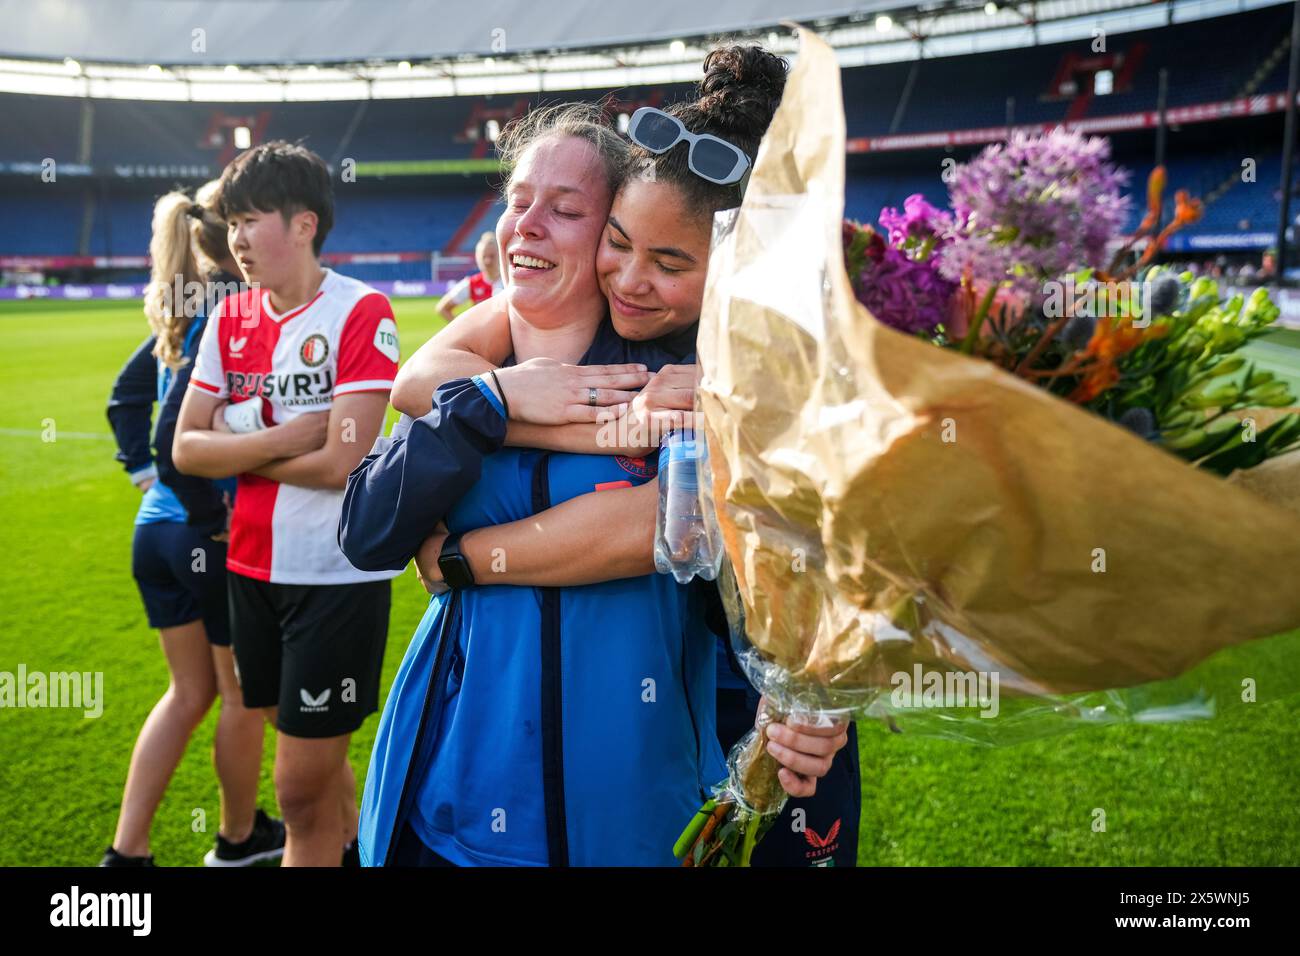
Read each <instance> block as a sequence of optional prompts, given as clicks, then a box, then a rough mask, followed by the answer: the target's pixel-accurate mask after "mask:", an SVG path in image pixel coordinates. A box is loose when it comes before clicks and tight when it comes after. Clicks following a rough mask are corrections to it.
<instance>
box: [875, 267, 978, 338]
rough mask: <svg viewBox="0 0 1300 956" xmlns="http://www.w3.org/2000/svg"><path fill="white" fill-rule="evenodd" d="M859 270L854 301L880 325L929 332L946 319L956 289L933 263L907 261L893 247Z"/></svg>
mask: <svg viewBox="0 0 1300 956" xmlns="http://www.w3.org/2000/svg"><path fill="white" fill-rule="evenodd" d="M873 259H874V261H872V262H870V263H868V265H867V266H866V267H865V268H864V269H863V270H862V272H861V274H860V275H859V277H858V281H857V282H856V283H855V287H856V291H857V294H858V300H859V301H860V302H861V303H862V304H863V305H865V306H866V307H867V308H868V309H870V310H871V314H872V315H874V316H875V317H876V318H877V319H879V320H880V321H881V322H884V323H885V324H886V325H890V326H893V327H894V328H896V329H898V330H900V331H902V332H925V333H930V332H933V331H934V329H935V327H936V326H938V325H939V324H940V323H941V322H943V321H944V319H945V318H947V315H948V304H949V302H950V301H951V300H952V295H953V293H954V292H955V291H956V289H957V285H956V283H954V282H950V281H948V280H947V279H945V278H944V277H943V276H941V275H940V274H939V272H938V270H937V269H936V268H935V266H934V263H933V261H922V262H918V261H915V260H912V259H909V258H908V257H907V256H906V255H905V254H904V253H902V252H901V251H900V250H898V249H895V248H894V247H893V246H886V247H885V248H884V250H883V252H882V254H881V255H880V256H879V258H874V257H873Z"/></svg>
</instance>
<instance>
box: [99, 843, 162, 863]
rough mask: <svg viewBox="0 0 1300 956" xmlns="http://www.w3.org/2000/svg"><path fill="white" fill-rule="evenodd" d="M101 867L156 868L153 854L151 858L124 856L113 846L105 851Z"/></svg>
mask: <svg viewBox="0 0 1300 956" xmlns="http://www.w3.org/2000/svg"><path fill="white" fill-rule="evenodd" d="M99 865H100V866H154V865H155V864H154V861H153V854H150V855H149V856H123V855H122V854H121V853H118V852H117V851H116V850H114V849H113V848H112V847H111V846H110V847H109V848H108V849H107V850H105V851H104V858H103V859H102V860H100V861H99Z"/></svg>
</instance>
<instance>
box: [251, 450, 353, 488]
mask: <svg viewBox="0 0 1300 956" xmlns="http://www.w3.org/2000/svg"><path fill="white" fill-rule="evenodd" d="M360 463H361V456H359V455H358V456H356V461H355V462H353V461H350V460H349V461H342V460H340V459H339V458H338V456H337V455H335V454H333V453H332V450H331V449H328V448H321V449H318V450H317V451H312V452H308V453H307V454H305V455H298V456H297V457H296V458H279V459H276V460H275V461H271V462H268V463H267V464H265V465H262V466H261V467H260V468H254V469H253V474H255V475H261V476H262V477H263V478H270V479H271V480H272V481H278V482H280V483H281V484H283V485H297V486H298V487H299V488H328V489H332V490H334V491H342V490H343V489H344V488H346V487H347V486H348V475H349V474H350V473H351V472H352V469H353V468H355V467H356V466H357V465H359V464H360Z"/></svg>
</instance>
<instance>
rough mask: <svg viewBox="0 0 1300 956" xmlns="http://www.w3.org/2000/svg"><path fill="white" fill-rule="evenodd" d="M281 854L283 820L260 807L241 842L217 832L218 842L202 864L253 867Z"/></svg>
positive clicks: (282, 854) (277, 857)
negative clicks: (250, 828) (248, 832)
mask: <svg viewBox="0 0 1300 956" xmlns="http://www.w3.org/2000/svg"><path fill="white" fill-rule="evenodd" d="M282 856H284V821H283V820H277V819H276V818H275V817H268V816H267V815H266V813H265V812H263V811H262V810H260V809H259V810H258V811H257V815H256V816H255V817H254V818H253V832H252V833H250V834H249V835H248V839H247V840H245V841H244V842H243V843H231V842H230V841H229V840H227V839H226V838H225V837H223V836H222V835H221V834H220V833H218V834H217V845H216V847H214V848H213V849H211V850H209V851H208V853H207V856H205V857H204V858H203V865H204V866H252V865H253V864H254V863H260V862H262V861H263V860H278V859H279V858H280V857H282Z"/></svg>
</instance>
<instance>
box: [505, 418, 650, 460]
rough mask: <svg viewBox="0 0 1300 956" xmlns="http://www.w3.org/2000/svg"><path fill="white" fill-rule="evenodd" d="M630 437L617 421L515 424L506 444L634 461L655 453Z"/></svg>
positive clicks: (512, 424)
mask: <svg viewBox="0 0 1300 956" xmlns="http://www.w3.org/2000/svg"><path fill="white" fill-rule="evenodd" d="M629 437H630V436H629V433H628V430H627V429H626V428H619V427H618V421H617V420H614V421H612V422H607V423H600V424H593V423H590V422H570V423H569V424H567V425H534V424H533V423H532V422H516V421H512V422H510V423H509V424H508V425H507V427H506V444H507V445H513V446H514V447H516V448H544V449H546V450H547V451H564V452H571V453H573V454H575V455H631V456H632V457H634V458H641V457H643V456H645V455H647V454H649V453H650V452H651V451H653V449H649V448H641V447H638V446H635V445H632V444H630V443H629V441H628V438H629Z"/></svg>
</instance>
